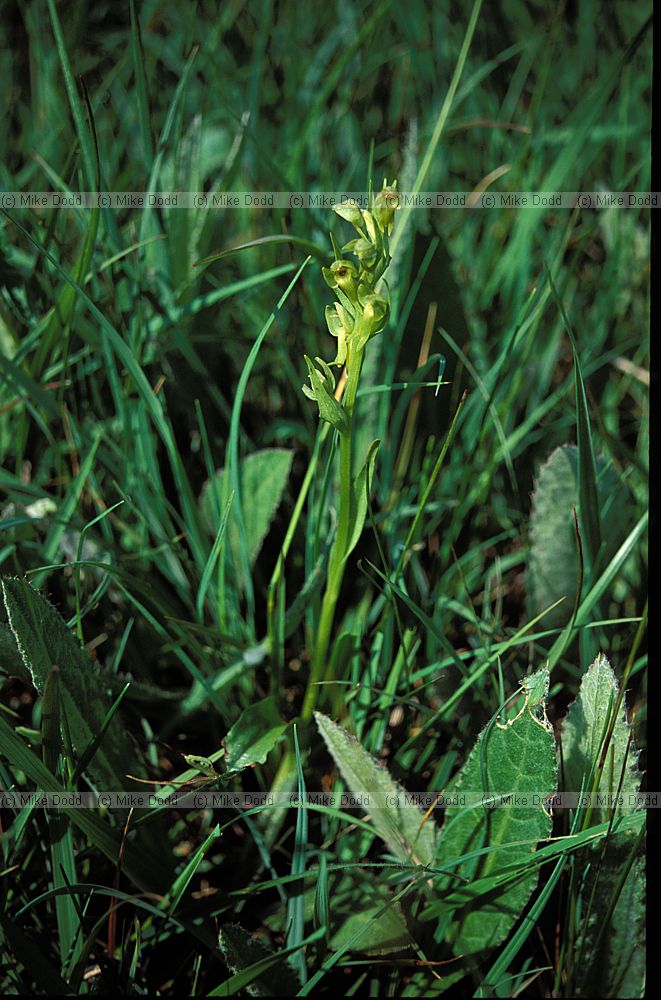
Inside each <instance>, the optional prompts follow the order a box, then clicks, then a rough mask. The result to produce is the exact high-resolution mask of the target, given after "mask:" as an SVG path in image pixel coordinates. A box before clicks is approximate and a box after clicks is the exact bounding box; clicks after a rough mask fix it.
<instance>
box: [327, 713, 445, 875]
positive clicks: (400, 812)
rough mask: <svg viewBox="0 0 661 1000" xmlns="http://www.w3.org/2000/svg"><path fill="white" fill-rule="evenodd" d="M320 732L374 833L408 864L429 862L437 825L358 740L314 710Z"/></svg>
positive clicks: (425, 863)
mask: <svg viewBox="0 0 661 1000" xmlns="http://www.w3.org/2000/svg"><path fill="white" fill-rule="evenodd" d="M315 719H316V720H317V726H318V727H319V732H320V733H321V735H322V736H323V739H324V742H325V744H326V746H327V747H328V751H329V753H330V755H331V757H332V758H333V760H334V761H335V763H336V764H337V767H338V769H339V771H340V774H341V775H342V777H343V778H344V781H345V782H346V784H347V785H348V787H349V791H350V792H351V793H352V795H353V796H354V797H355V798H356V800H363V801H364V802H365V806H364V808H365V810H366V811H367V812H368V813H369V815H370V819H371V821H372V825H373V826H374V832H375V834H377V835H378V836H379V837H381V839H382V840H383V841H384V842H385V843H386V844H387V845H388V847H389V848H390V850H391V851H392V853H393V854H394V855H395V856H396V857H397V858H399V859H400V861H403V862H405V863H407V864H422V865H428V864H430V863H431V862H432V859H433V857H434V853H435V843H436V827H435V825H434V822H433V820H432V819H431V818H429V819H427V822H425V823H423V820H424V815H423V813H422V812H421V810H420V809H419V807H418V806H417V804H416V803H415V802H413V801H411V798H410V796H409V795H408V793H407V792H406V791H405V790H404V789H403V788H402V787H401V785H398V784H397V783H396V782H395V781H393V779H392V778H391V777H390V775H389V773H388V771H387V770H386V769H385V767H382V766H381V764H379V763H378V762H377V761H376V760H375V759H374V758H373V757H372V756H371V755H370V754H368V753H367V751H366V750H365V749H363V747H362V746H361V745H360V743H359V742H358V740H357V739H356V738H355V737H354V736H352V735H351V734H350V733H347V732H346V731H345V730H344V729H341V728H340V726H337V725H336V724H335V723H334V722H331V720H330V719H329V718H327V716H325V715H321V714H320V713H319V712H315Z"/></svg>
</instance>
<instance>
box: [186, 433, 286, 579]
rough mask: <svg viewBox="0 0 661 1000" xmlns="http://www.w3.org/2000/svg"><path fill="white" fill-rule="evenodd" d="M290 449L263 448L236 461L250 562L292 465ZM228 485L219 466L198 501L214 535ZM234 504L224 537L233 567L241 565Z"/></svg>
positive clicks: (278, 499) (255, 554)
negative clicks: (225, 537)
mask: <svg viewBox="0 0 661 1000" xmlns="http://www.w3.org/2000/svg"><path fill="white" fill-rule="evenodd" d="M293 455H294V453H293V451H288V450H287V449H285V448H265V449H263V450H262V451H256V452H254V453H253V454H252V455H248V456H247V457H246V458H244V459H242V460H241V462H240V463H239V480H240V494H241V499H240V502H241V509H242V512H243V522H244V526H245V537H246V539H247V542H248V559H249V561H250V565H251V566H253V565H254V563H255V560H256V558H257V556H258V555H259V552H260V549H261V547H262V543H263V542H264V539H265V537H266V534H267V532H268V530H269V526H270V524H271V521H272V520H273V516H274V514H275V512H276V510H277V509H278V506H279V504H280V501H281V500H282V494H283V492H284V489H285V486H286V485H287V480H288V478H289V470H290V468H291V463H292V458H293ZM229 493H230V488H229V483H228V480H227V473H226V471H225V470H224V469H223V470H220V471H219V472H217V473H216V475H215V478H214V479H212V480H209V481H207V482H206V483H205V485H204V487H203V489H202V496H201V498H200V505H201V509H202V516H203V518H204V521H205V523H206V525H207V528H208V529H209V532H210V533H211V534H212V535H213V536H214V537H215V536H216V535H217V533H218V527H219V519H218V511H219V509H220V505H222V504H223V498H224V497H225V496H229ZM236 503H237V500H236V498H235V501H234V504H232V508H231V509H230V513H229V520H228V527H227V537H228V539H229V546H230V553H231V556H232V562H233V564H234V566H235V568H238V567H240V566H242V565H243V560H242V558H241V548H240V547H241V535H240V532H239V525H238V522H237V519H236V513H235V510H234V508H235V505H236Z"/></svg>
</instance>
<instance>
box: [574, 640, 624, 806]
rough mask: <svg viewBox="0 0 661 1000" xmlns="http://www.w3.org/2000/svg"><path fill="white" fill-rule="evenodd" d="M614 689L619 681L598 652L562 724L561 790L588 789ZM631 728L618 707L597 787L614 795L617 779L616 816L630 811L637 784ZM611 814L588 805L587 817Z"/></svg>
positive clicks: (608, 720)
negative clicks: (589, 807) (619, 797)
mask: <svg viewBox="0 0 661 1000" xmlns="http://www.w3.org/2000/svg"><path fill="white" fill-rule="evenodd" d="M618 694H619V685H618V683H617V679H616V677H615V674H614V672H613V668H612V667H611V665H610V663H609V662H608V660H607V659H606V657H605V656H603V654H601V653H600V654H599V656H597V658H596V659H595V661H594V663H592V664H591V665H590V666H589V667H588V669H587V670H586V672H585V674H584V675H583V678H582V680H581V686H580V689H579V692H578V697H577V699H576V701H575V702H574V703H573V704H572V705H571V706H570V708H569V711H568V713H567V717H566V718H565V719H564V721H563V723H562V768H563V775H564V780H563V787H564V790H565V791H566V792H580V791H581V790H582V791H585V792H589V791H591V790H592V778H593V770H595V769H596V765H597V764H598V762H599V760H600V757H601V755H602V754H603V753H604V746H603V742H604V737H605V735H606V731H607V729H608V728H609V723H610V724H611V725H612V713H613V711H614V709H615V704H616V701H617V697H618ZM630 732H631V730H630V726H629V723H628V722H627V718H626V714H625V711H624V707H623V706H621V707H620V712H619V714H618V717H617V719H616V720H615V724H614V725H613V727H612V735H611V738H610V742H609V745H608V747H607V748H606V752H605V758H604V768H603V772H602V774H601V778H600V780H599V785H598V789H597V790H598V791H599V792H602V793H604V794H609V793H610V794H612V795H615V793H616V792H617V791H618V788H619V787H620V780H621V781H622V787H621V795H622V797H623V802H622V805H619V806H618V808H617V811H616V815H617V816H621V815H624V814H626V813H630V812H633V811H634V809H635V806H636V803H635V802H633V801H631V800H630V797H631V796H635V795H636V792H637V791H638V788H639V786H640V774H639V772H638V768H637V766H636V757H637V755H636V752H635V750H634V747H633V742H632V743H631V744H630V743H629V737H630ZM627 751H628V752H627ZM610 815H611V810H610V808H609V807H608V806H607V805H606V806H605V807H604V808H593V810H592V814H591V817H592V822H593V823H603V822H605V821H606V820H607V819H609V818H610Z"/></svg>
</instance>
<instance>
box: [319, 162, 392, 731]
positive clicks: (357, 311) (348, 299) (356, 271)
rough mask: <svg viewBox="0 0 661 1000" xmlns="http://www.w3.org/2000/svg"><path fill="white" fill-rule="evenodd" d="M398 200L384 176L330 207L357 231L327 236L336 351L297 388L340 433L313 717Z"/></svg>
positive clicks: (360, 506) (353, 503) (355, 527)
mask: <svg viewBox="0 0 661 1000" xmlns="http://www.w3.org/2000/svg"><path fill="white" fill-rule="evenodd" d="M398 200H399V199H398V194H397V184H396V182H394V183H393V184H392V185H388V184H387V183H386V181H385V180H384V182H383V187H382V189H381V191H379V192H378V193H377V194H376V195H375V196H370V199H369V202H368V207H367V208H366V209H362V208H360V207H359V206H358V205H357V204H356V203H355V202H353V201H351V202H346V203H343V204H341V205H337V206H335V208H334V211H335V212H336V213H337V215H339V216H340V217H341V218H342V219H344V220H346V221H347V222H349V223H351V225H352V226H353V227H354V229H355V230H356V233H357V236H356V237H355V238H354V239H352V240H350V241H349V242H348V243H346V244H345V245H344V246H343V247H341V248H340V247H338V245H337V244H336V242H335V240H334V239H333V237H332V235H331V241H332V243H333V249H334V252H335V261H334V262H333V263H332V264H331V266H330V267H324V268H322V273H323V276H324V280H325V281H326V284H327V285H328V286H329V288H332V289H333V291H334V292H335V294H336V296H337V301H336V302H335V303H334V304H333V305H332V306H330V305H329V306H327V307H326V323H327V324H328V329H329V331H330V333H331V334H332V336H333V337H335V338H336V339H337V354H336V356H335V359H334V361H332V362H331V363H330V364H328V363H327V362H325V361H324V360H323V359H322V358H316V359H315V362H316V364H315V362H313V361H312V360H311V359H310V358H309V357H308V356H307V355H306V356H305V362H306V365H307V368H308V375H309V380H310V385H309V386H307V385H305V386H303V392H304V393H305V395H306V396H308V397H309V398H310V399H313V400H315V401H316V403H317V405H318V407H319V416H320V417H321V419H322V420H325V421H327V422H328V423H329V424H330V425H331V426H332V427H333V428H334V429H335V430H336V431H337V432H338V435H339V448H340V485H339V510H338V517H337V531H336V535H335V539H334V543H333V547H332V549H331V554H330V558H329V565H328V575H327V581H326V590H325V592H324V597H323V601H322V606H321V615H320V619H319V627H318V631H317V635H316V639H315V645H314V650H313V655H312V666H311V671H310V677H309V680H308V685H307V689H306V693H305V698H304V701H303V709H302V717H303V719H304V720H307V719H310V718H311V717H312V714H313V712H314V708H315V705H316V699H317V692H318V687H319V683H320V682H321V681H323V680H327V679H328V676H327V672H328V664H327V658H328V648H329V643H330V638H331V631H332V628H333V622H334V619H335V609H336V605H337V601H338V597H339V593H340V588H341V586H342V579H343V576H344V570H345V567H346V562H347V558H348V556H349V555H350V553H351V551H352V550H353V548H354V547H355V545H356V544H357V542H358V539H359V537H360V534H361V531H362V528H363V525H364V523H365V516H366V512H367V496H368V493H369V484H370V479H371V474H372V470H373V467H374V460H375V457H376V450H377V448H378V445H379V442H378V441H375V442H374V443H373V444H372V446H371V447H370V449H369V452H368V455H367V458H366V460H365V463H364V464H363V466H362V467H361V469H360V471H359V472H358V473H357V474H355V473H354V470H353V456H352V429H353V418H354V409H355V404H356V396H357V393H358V384H359V381H360V372H361V368H362V364H363V356H364V352H365V349H366V347H367V344H368V343H369V341H370V340H371V339H372V338H373V337H376V336H377V334H379V333H381V331H382V330H383V329H384V327H385V326H386V323H387V321H388V316H389V314H390V299H389V294H388V286H387V284H386V282H385V280H384V274H385V271H386V269H387V267H388V265H389V263H390V259H391V258H390V243H389V237H390V235H391V233H392V229H393V224H394V216H395V210H396V208H397V205H398ZM345 254H353V256H354V257H355V258H356V263H354V262H353V261H351V260H348V259H346V258H345V256H344V255H345ZM331 365H334V366H336V367H337V368H342V367H344V368H345V371H346V381H345V382H344V390H343V392H342V394H341V395H340V391H341V390H340V388H339V387H338V388H337V389H336V380H335V376H334V374H333V371H332V368H331Z"/></svg>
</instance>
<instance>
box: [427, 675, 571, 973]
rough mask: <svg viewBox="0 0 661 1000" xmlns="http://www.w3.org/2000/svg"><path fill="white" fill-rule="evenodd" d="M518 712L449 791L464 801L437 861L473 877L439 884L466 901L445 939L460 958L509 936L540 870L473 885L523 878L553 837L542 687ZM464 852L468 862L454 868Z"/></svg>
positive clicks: (551, 770) (486, 733)
mask: <svg viewBox="0 0 661 1000" xmlns="http://www.w3.org/2000/svg"><path fill="white" fill-rule="evenodd" d="M545 673H546V671H545ZM537 676H538V674H535V675H533V677H534V678H535V677H537ZM547 677H548V674H547ZM531 680H532V678H531ZM547 685H548V681H547ZM533 695H534V696H533ZM518 708H519V710H518V712H517V714H516V715H515V716H514V717H513V718H512V719H510V720H509V721H508V722H507V723H500V722H497V723H495V724H494V725H491V724H490V725H489V726H487V727H486V728H485V729H484V730H483V731H482V732H481V733H480V735H479V736H478V738H477V742H476V744H475V747H474V748H473V750H472V751H471V753H470V756H469V757H468V760H467V761H466V764H465V765H464V767H463V769H462V770H461V772H460V774H459V775H458V777H457V779H456V781H455V782H454V783H453V784H452V785H451V786H450V788H449V789H448V791H447V793H446V794H447V795H448V796H451V797H454V796H457V799H458V801H457V805H456V806H452V807H450V808H448V809H447V811H446V815H445V823H444V825H443V828H442V830H441V835H440V838H439V843H438V849H437V853H436V864H437V866H439V867H442V868H450V869H452V871H453V872H456V873H457V874H458V875H459V876H462V877H463V878H464V879H466V880H467V882H465V883H463V884H462V883H460V882H458V881H457V879H454V878H452V877H448V878H443V879H442V880H441V882H440V883H439V889H440V891H441V894H442V893H443V892H447V891H448V890H449V889H450V888H452V889H454V890H456V891H455V895H457V894H460V896H461V898H462V899H464V900H465V905H464V906H462V907H461V908H460V909H457V910H454V911H453V912H451V913H449V914H447V915H446V916H445V919H446V920H447V926H446V938H447V940H449V941H450V942H451V944H452V948H453V950H454V952H455V954H457V955H466V954H471V953H475V952H480V951H482V950H483V949H485V948H493V947H495V946H496V945H498V944H500V943H501V942H502V941H503V940H504V939H505V937H506V936H507V934H508V933H509V931H510V929H511V927H512V926H513V925H514V923H515V922H516V920H517V919H518V918H519V917H520V916H521V913H522V911H523V908H524V906H525V905H526V903H527V902H528V899H529V898H530V895H531V893H532V892H533V890H534V888H535V885H536V883H537V872H535V871H532V872H522V874H520V875H516V877H514V878H513V879H512V880H511V881H506V882H504V884H502V886H500V887H498V888H495V889H494V888H493V885H492V888H491V890H490V891H488V892H486V893H484V894H482V893H480V891H479V890H476V891H473V890H472V888H471V886H472V884H473V883H475V882H476V881H477V880H478V879H484V878H486V877H488V876H497V875H498V873H499V872H500V871H501V870H502V869H504V868H505V867H507V868H508V869H509V870H511V871H512V872H513V873H514V874H516V867H517V865H519V864H521V865H522V866H523V865H525V863H526V862H529V861H530V858H531V855H532V853H533V851H534V850H535V847H536V844H537V843H538V841H540V840H544V839H545V838H546V837H548V836H549V834H550V832H551V824H552V821H551V816H550V815H549V813H548V812H547V811H546V809H545V808H544V805H543V799H544V797H545V796H547V795H549V794H551V793H552V792H554V791H555V788H556V776H557V769H556V759H555V740H554V737H553V730H552V728H551V726H550V725H549V723H548V721H547V719H546V714H545V710H544V701H543V699H542V698H541V697H540V692H539V690H538V685H535V684H532V685H529V689H528V690H527V691H525V692H524V693H523V694H522V695H521V703H520V705H519V707H518ZM502 795H513V796H514V798H513V799H512V800H510V802H505V803H504V804H503V805H495V806H494V807H493V808H485V807H484V806H482V805H481V804H480V803H481V801H482V800H483V798H484V799H486V800H488V801H494V802H496V803H498V802H499V798H498V797H499V796H502ZM535 796H536V798H535ZM524 800H525V801H524ZM471 804H473V805H474V808H470V806H471ZM489 848H493V850H488V849H489ZM484 849H486V853H479V854H474V852H478V851H482V850H484ZM464 855H466V856H467V857H466V860H464V861H461V862H460V863H459V864H458V865H457V864H455V862H456V861H457V859H459V858H463V857H464ZM471 855H473V856H471ZM487 884H488V883H487Z"/></svg>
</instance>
